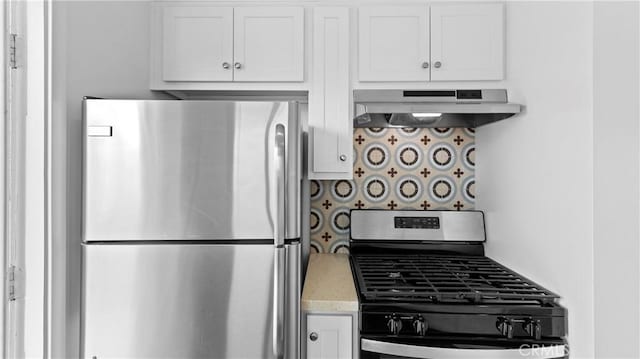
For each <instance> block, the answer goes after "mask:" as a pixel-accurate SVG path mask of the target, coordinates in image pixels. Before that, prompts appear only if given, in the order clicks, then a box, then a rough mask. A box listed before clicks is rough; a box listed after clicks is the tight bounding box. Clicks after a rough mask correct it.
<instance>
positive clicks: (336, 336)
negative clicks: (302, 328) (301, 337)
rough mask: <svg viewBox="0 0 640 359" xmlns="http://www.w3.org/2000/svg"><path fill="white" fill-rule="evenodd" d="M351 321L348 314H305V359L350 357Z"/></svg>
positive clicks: (342, 358) (343, 358)
mask: <svg viewBox="0 0 640 359" xmlns="http://www.w3.org/2000/svg"><path fill="white" fill-rule="evenodd" d="M351 321H352V317H351V316H350V315H307V359H327V358H332V359H347V358H351V357H352V349H353V343H352V340H353V332H352V327H351ZM314 334H315V335H314ZM313 338H315V340H313Z"/></svg>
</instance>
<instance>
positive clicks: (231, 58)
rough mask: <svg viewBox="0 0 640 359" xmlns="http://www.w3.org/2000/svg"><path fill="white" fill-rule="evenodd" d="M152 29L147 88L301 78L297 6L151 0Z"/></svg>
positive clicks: (301, 16) (300, 28) (300, 19)
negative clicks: (228, 5) (149, 77)
mask: <svg viewBox="0 0 640 359" xmlns="http://www.w3.org/2000/svg"><path fill="white" fill-rule="evenodd" d="M152 29H153V31H152V39H151V40H152V41H151V42H152V43H151V46H152V50H151V51H152V53H151V88H152V89H159V90H178V89H188V90H207V89H220V88H221V87H220V86H219V85H218V87H216V85H215V83H223V85H224V83H227V85H226V86H229V82H255V83H265V82H303V81H304V61H305V57H304V34H305V29H304V8H302V7H287V6H268V7H255V6H247V7H225V6H218V5H215V4H211V3H199V4H195V3H189V4H181V3H179V2H156V3H154V5H153V7H152ZM234 88H235V89H237V86H235V87H234Z"/></svg>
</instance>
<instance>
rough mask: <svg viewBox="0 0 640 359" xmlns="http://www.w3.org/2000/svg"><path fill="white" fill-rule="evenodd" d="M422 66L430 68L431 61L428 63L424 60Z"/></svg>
mask: <svg viewBox="0 0 640 359" xmlns="http://www.w3.org/2000/svg"><path fill="white" fill-rule="evenodd" d="M422 68H423V69H428V68H429V63H428V62H426V61H425V62H423V63H422Z"/></svg>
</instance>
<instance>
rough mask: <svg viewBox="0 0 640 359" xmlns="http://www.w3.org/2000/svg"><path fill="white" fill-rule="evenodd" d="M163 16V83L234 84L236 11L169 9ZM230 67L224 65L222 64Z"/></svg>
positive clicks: (165, 10) (202, 8)
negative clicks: (232, 67)
mask: <svg viewBox="0 0 640 359" xmlns="http://www.w3.org/2000/svg"><path fill="white" fill-rule="evenodd" d="M162 10H163V13H162V33H163V34H164V36H163V37H162V59H163V61H162V79H163V80H164V81H231V80H233V72H232V71H231V70H230V66H229V63H230V62H231V61H233V41H232V40H233V8H230V7H186V6H185V7H166V8H164V9H162ZM225 63H226V64H227V66H223V64H225Z"/></svg>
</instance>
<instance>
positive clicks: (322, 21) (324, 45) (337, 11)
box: [309, 7, 353, 179]
mask: <svg viewBox="0 0 640 359" xmlns="http://www.w3.org/2000/svg"><path fill="white" fill-rule="evenodd" d="M349 33H350V31H349V9H348V8H334V7H331V8H323V7H319V8H316V9H314V12H313V48H312V65H311V68H312V70H311V87H310V89H309V146H310V150H309V178H312V179H324V178H331V179H336V178H341V179H350V178H352V177H353V121H352V116H351V113H352V110H351V91H350V71H349V49H350V45H349Z"/></svg>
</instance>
